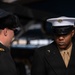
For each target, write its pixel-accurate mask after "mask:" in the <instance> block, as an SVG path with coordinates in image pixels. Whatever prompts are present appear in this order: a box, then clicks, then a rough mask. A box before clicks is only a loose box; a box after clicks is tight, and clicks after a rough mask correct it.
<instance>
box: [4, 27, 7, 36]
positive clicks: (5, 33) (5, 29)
mask: <svg viewBox="0 0 75 75" xmlns="http://www.w3.org/2000/svg"><path fill="white" fill-rule="evenodd" d="M3 33H4V35H5V36H7V28H4V30H3Z"/></svg>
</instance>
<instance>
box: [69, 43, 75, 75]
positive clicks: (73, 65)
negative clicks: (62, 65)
mask: <svg viewBox="0 0 75 75" xmlns="http://www.w3.org/2000/svg"><path fill="white" fill-rule="evenodd" d="M68 73H69V74H71V75H74V74H75V45H74V44H73V48H72V53H71V58H70V62H69V65H68Z"/></svg>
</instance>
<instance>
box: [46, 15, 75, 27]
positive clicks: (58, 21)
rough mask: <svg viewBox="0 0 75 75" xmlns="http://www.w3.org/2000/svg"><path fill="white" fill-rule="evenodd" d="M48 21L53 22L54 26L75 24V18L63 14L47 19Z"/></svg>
mask: <svg viewBox="0 0 75 75" xmlns="http://www.w3.org/2000/svg"><path fill="white" fill-rule="evenodd" d="M47 22H50V23H52V26H74V22H75V18H72V17H65V16H61V17H58V18H50V19H47Z"/></svg>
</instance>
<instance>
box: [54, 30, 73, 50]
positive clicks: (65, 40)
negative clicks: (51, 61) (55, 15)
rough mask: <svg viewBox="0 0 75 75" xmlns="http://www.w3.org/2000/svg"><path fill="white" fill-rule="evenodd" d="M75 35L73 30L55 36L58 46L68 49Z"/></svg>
mask: <svg viewBox="0 0 75 75" xmlns="http://www.w3.org/2000/svg"><path fill="white" fill-rule="evenodd" d="M73 35H74V30H72V31H71V32H70V33H69V34H67V35H60V36H56V35H55V36H54V38H55V42H56V43H57V46H58V48H60V49H67V48H68V47H69V46H70V45H71V43H72V42H71V39H72V37H73Z"/></svg>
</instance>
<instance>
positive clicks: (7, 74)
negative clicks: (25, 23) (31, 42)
mask: <svg viewBox="0 0 75 75" xmlns="http://www.w3.org/2000/svg"><path fill="white" fill-rule="evenodd" d="M9 17H10V19H9ZM17 27H18V25H17V17H16V16H15V15H13V14H12V13H9V12H6V11H5V10H3V9H0V75H17V70H16V67H15V63H14V61H13V59H12V57H11V54H10V48H9V47H8V44H9V41H11V39H12V38H13V36H14V33H13V32H14V31H15V30H16V29H17ZM9 33H10V35H9ZM8 35H9V37H8ZM12 35H13V36H12Z"/></svg>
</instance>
